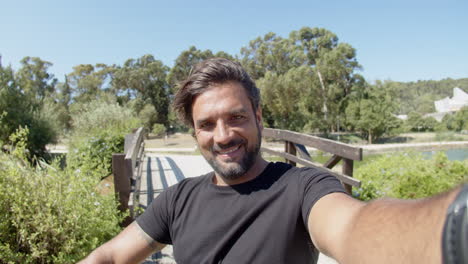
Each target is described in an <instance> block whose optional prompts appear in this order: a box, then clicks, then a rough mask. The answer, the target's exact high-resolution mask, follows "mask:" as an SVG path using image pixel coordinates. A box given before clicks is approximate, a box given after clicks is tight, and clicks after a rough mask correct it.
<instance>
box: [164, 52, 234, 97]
mask: <svg viewBox="0 0 468 264" xmlns="http://www.w3.org/2000/svg"><path fill="white" fill-rule="evenodd" d="M213 57H221V58H226V59H230V60H234V57H232V56H231V55H229V54H227V53H226V52H223V51H220V52H217V53H213V52H212V51H211V50H209V49H208V50H204V51H202V50H199V49H197V48H196V47H195V46H190V47H189V49H188V50H184V51H182V53H181V54H180V55H179V56H178V57H177V59H176V60H175V63H174V66H173V67H172V68H171V70H170V71H169V74H168V75H167V82H168V85H169V87H170V92H171V93H174V92H175V91H176V89H177V85H178V84H179V82H181V81H183V80H185V79H186V78H187V77H188V76H189V74H190V71H191V70H192V68H193V67H194V66H195V65H196V64H197V63H199V62H201V61H204V60H206V59H209V58H213Z"/></svg>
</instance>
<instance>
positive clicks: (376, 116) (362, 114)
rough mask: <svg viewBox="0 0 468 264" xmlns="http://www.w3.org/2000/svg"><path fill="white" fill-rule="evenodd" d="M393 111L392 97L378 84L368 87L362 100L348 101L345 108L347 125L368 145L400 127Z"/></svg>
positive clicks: (383, 86) (394, 107)
mask: <svg viewBox="0 0 468 264" xmlns="http://www.w3.org/2000/svg"><path fill="white" fill-rule="evenodd" d="M395 109H396V106H395V103H394V101H393V95H392V94H391V93H389V90H388V89H385V85H383V84H382V83H381V82H378V83H377V84H376V85H374V86H369V87H368V88H367V90H366V92H365V93H364V94H363V97H362V98H355V99H354V100H352V101H350V103H349V105H348V106H347V108H346V121H347V125H348V126H349V127H350V128H351V129H355V130H357V131H360V132H361V133H363V134H364V135H366V136H367V138H368V142H369V144H372V143H373V142H375V140H376V139H378V138H379V137H381V136H382V135H384V134H385V133H389V132H391V130H392V129H395V128H398V127H399V126H400V125H401V124H400V123H401V122H400V120H398V119H397V118H396V117H395V116H394V114H393V113H394V111H395Z"/></svg>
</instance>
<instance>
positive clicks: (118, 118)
mask: <svg viewBox="0 0 468 264" xmlns="http://www.w3.org/2000/svg"><path fill="white" fill-rule="evenodd" d="M72 108H73V110H72V115H73V121H72V123H73V127H72V129H73V136H74V137H76V136H78V137H89V136H93V135H95V134H97V133H99V132H101V131H103V130H112V131H116V132H123V133H128V132H130V131H131V130H132V129H134V128H137V127H138V126H140V124H141V121H140V120H139V119H138V118H136V117H135V116H134V115H133V112H132V110H131V109H129V108H126V107H122V106H120V105H119V104H117V102H115V101H109V100H95V101H91V102H89V103H86V104H78V105H74V106H73V107H72Z"/></svg>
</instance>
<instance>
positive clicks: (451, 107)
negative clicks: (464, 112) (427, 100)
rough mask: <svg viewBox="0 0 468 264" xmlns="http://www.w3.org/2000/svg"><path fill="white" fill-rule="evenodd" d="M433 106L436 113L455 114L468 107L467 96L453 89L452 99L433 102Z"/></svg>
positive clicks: (459, 90)
mask: <svg viewBox="0 0 468 264" xmlns="http://www.w3.org/2000/svg"><path fill="white" fill-rule="evenodd" d="M434 104H435V108H436V111H437V112H438V113H444V112H455V111H458V110H460V109H462V108H463V107H464V106H468V94H467V93H465V92H464V91H463V90H462V89H460V88H458V87H455V88H453V97H452V98H449V97H445V98H444V99H442V100H439V101H435V102H434Z"/></svg>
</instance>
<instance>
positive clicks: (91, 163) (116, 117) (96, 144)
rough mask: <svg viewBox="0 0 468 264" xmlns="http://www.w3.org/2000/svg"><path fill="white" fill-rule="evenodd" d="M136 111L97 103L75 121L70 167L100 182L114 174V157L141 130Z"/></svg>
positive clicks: (71, 139) (69, 156)
mask: <svg viewBox="0 0 468 264" xmlns="http://www.w3.org/2000/svg"><path fill="white" fill-rule="evenodd" d="M139 124H140V122H139V120H138V119H137V118H135V117H134V116H133V114H132V111H131V110H130V109H128V108H125V107H121V106H119V105H118V104H117V103H115V102H107V101H93V102H91V103H89V104H86V105H85V111H82V112H81V113H77V115H76V116H75V117H74V120H73V125H74V131H73V133H72V136H71V138H70V141H69V151H68V155H67V166H69V167H70V168H72V169H74V170H79V171H80V172H81V173H84V174H87V175H93V176H94V177H95V178H97V179H101V178H104V177H106V176H107V175H109V174H110V173H111V166H112V164H111V160H112V154H113V153H123V151H124V141H125V138H124V137H125V134H127V133H130V132H131V130H132V129H133V128H136V127H138V125H139Z"/></svg>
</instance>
